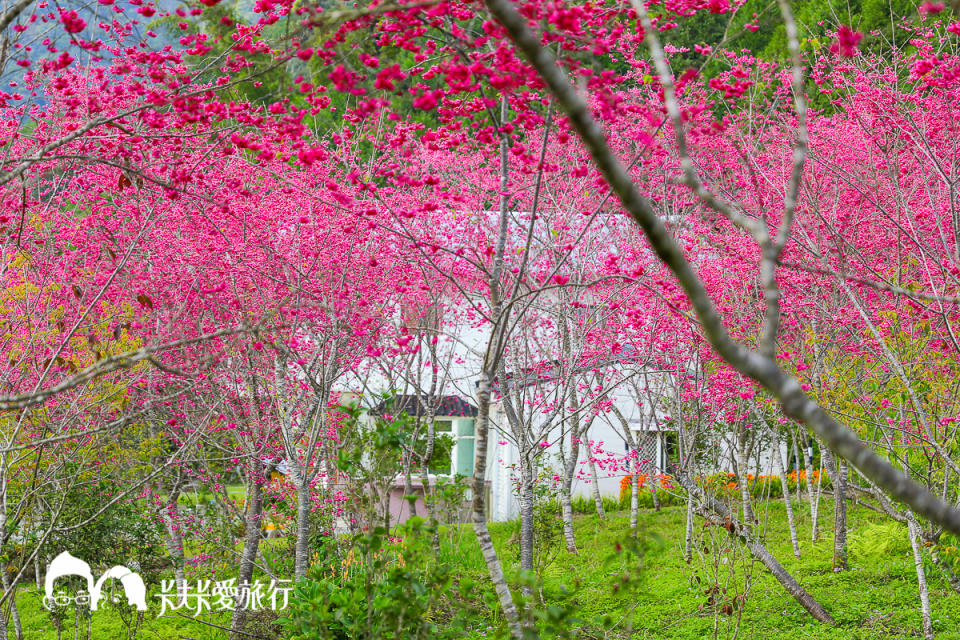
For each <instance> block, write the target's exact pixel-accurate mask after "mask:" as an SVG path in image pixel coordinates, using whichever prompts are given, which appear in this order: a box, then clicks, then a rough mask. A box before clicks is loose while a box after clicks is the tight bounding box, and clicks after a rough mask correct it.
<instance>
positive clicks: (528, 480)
mask: <svg viewBox="0 0 960 640" xmlns="http://www.w3.org/2000/svg"><path fill="white" fill-rule="evenodd" d="M522 464H523V466H522V467H521V469H520V569H521V570H522V571H529V572H532V571H533V545H534V539H533V535H534V532H533V511H534V506H535V505H534V497H533V481H534V469H533V464H534V463H532V462H530V461H529V457H528V459H527V460H524V461H523V463H522Z"/></svg>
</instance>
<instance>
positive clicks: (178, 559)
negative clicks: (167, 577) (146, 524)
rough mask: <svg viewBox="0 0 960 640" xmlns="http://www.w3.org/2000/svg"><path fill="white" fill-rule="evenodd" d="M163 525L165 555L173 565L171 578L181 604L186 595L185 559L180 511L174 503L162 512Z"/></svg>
mask: <svg viewBox="0 0 960 640" xmlns="http://www.w3.org/2000/svg"><path fill="white" fill-rule="evenodd" d="M163 524H164V527H163V528H164V543H165V545H166V547H167V553H168V554H170V561H171V562H172V563H173V577H174V581H175V582H176V584H177V594H178V595H179V597H178V599H177V601H178V602H183V599H184V597H185V596H186V593H187V591H186V589H187V576H186V569H185V567H186V557H185V554H184V550H183V530H182V528H181V526H182V524H181V522H180V509H179V507H178V506H177V503H176V502H175V501H174V502H171V504H169V505H168V506H167V507H166V508H165V509H164V510H163Z"/></svg>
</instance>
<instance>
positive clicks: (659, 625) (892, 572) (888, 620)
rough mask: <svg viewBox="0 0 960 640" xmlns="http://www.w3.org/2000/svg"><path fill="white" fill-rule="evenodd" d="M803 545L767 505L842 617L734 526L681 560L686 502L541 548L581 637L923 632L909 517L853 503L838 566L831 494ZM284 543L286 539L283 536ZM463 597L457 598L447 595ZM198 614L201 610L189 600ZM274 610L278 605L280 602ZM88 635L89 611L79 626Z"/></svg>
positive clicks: (153, 633) (460, 536)
mask: <svg viewBox="0 0 960 640" xmlns="http://www.w3.org/2000/svg"><path fill="white" fill-rule="evenodd" d="M800 512H801V513H800V519H799V525H800V529H801V553H802V559H800V560H796V559H794V558H793V555H792V551H791V548H790V543H789V538H788V535H787V531H786V524H785V519H784V512H783V507H782V505H781V504H780V503H771V504H770V505H769V507H763V506H761V507H760V509H759V512H758V514H757V515H758V518H759V519H760V525H759V527H758V532H760V533H761V534H764V535H765V537H766V539H767V541H768V544H769V547H770V549H771V551H772V552H773V553H774V555H776V556H777V558H779V559H780V560H781V562H783V564H784V565H785V566H786V568H787V569H788V570H789V571H790V572H791V573H793V575H794V576H796V577H797V578H798V580H799V581H800V583H801V584H802V585H803V586H804V587H805V588H806V589H807V590H809V591H810V592H811V593H812V594H813V595H814V597H816V598H817V599H818V600H819V601H820V602H821V603H822V604H823V605H824V606H825V607H826V608H827V609H828V610H829V611H830V613H831V614H832V615H833V617H834V618H835V619H836V620H837V622H838V623H839V624H838V626H837V627H833V628H831V627H827V626H824V625H821V624H819V623H817V622H815V621H813V620H812V619H811V618H810V617H809V616H808V615H807V614H806V613H805V612H804V611H803V609H801V608H800V606H799V605H797V604H796V603H795V602H794V601H793V600H792V599H791V598H790V597H789V596H788V595H786V593H785V592H784V591H783V589H782V588H781V587H780V586H779V585H778V584H777V583H776V582H775V581H774V580H773V579H772V578H771V577H770V576H769V575H768V574H767V573H766V571H765V570H764V568H763V567H762V566H761V565H760V564H759V563H755V562H753V561H752V559H751V558H750V556H749V555H747V554H745V552H744V550H743V549H742V548H741V547H740V546H739V545H738V544H736V543H735V542H734V541H732V540H731V538H730V537H729V535H728V534H727V533H726V531H725V530H723V529H720V528H717V527H704V526H703V523H702V520H698V521H697V529H696V538H697V543H696V552H695V553H694V555H693V558H692V560H691V562H690V563H687V562H685V561H684V560H683V557H682V545H683V540H684V515H685V511H684V509H683V508H681V507H669V508H666V509H664V510H663V511H662V512H661V513H654V512H650V511H646V512H644V513H643V514H642V532H641V536H640V538H639V543H638V544H637V545H635V546H631V544H630V543H629V542H628V535H627V534H628V520H627V518H626V516H625V514H623V513H617V514H612V515H611V516H609V517H608V518H607V520H606V521H601V520H600V519H599V518H597V517H596V516H586V517H581V518H579V519H578V520H577V537H578V544H579V547H580V552H579V554H578V555H576V556H574V555H570V554H568V553H567V552H566V551H565V550H564V548H563V541H562V537H559V535H558V531H557V529H556V528H555V527H553V525H552V523H550V522H549V521H548V522H546V523H545V524H544V528H543V531H544V532H545V535H546V536H547V540H545V542H546V544H544V545H543V552H542V553H541V554H539V555H538V563H539V567H540V569H541V575H542V580H543V582H542V591H541V593H542V595H543V597H544V599H545V602H546V603H547V604H548V605H549V604H560V605H572V606H573V607H575V613H574V616H573V618H572V619H571V621H570V622H569V623H568V626H569V628H571V629H574V630H575V635H576V636H577V637H583V638H604V637H606V638H627V637H630V638H649V639H654V638H658V639H659V638H662V639H664V640H667V639H670V640H679V639H686V638H689V639H694V638H697V639H699V638H713V637H718V638H734V637H739V638H747V639H753V638H758V639H759V638H763V639H769V640H775V639H783V640H787V639H789V640H797V639H798V638H817V639H820V638H837V639H839V638H844V639H864V640H866V639H868V638H869V639H873V638H889V639H891V640H892V639H894V638H915V637H920V636H921V634H920V614H919V598H918V595H917V587H916V573H915V570H914V567H913V560H912V556H911V554H910V547H909V543H908V540H907V537H906V531H905V528H904V527H902V526H901V525H897V524H895V523H890V522H888V521H886V520H884V518H882V517H881V516H879V515H878V514H876V513H874V512H872V511H869V510H867V509H864V508H857V507H854V508H852V509H851V513H850V528H851V533H850V547H849V548H850V564H851V569H850V570H849V571H846V572H840V573H835V572H834V571H833V570H832V567H831V557H832V531H831V529H830V527H831V524H832V518H831V514H832V505H831V504H830V502H829V501H826V502H824V504H822V511H821V522H822V524H823V530H822V534H821V539H820V541H818V542H817V543H816V544H814V543H812V542H811V541H810V527H809V514H808V513H806V508H805V507H804V508H801V509H800ZM492 532H493V535H494V539H495V542H496V544H497V548H498V549H499V550H501V553H502V555H503V557H504V559H505V561H506V563H507V565H508V569H509V570H510V571H511V572H513V571H514V569H513V567H515V566H516V560H517V558H516V551H515V548H516V545H515V541H516V537H517V535H518V525H517V523H500V524H497V525H494V526H493V527H492ZM271 546H272V547H274V549H275V550H277V551H280V550H281V549H282V545H280V546H277V545H276V544H273V545H271ZM439 561H440V562H441V563H445V564H447V565H448V566H451V567H453V568H454V569H455V571H454V573H455V574H456V575H457V576H458V577H459V578H460V579H463V578H468V577H472V578H474V579H476V580H477V582H478V583H482V581H483V580H484V576H485V571H484V567H483V562H482V559H481V556H480V553H479V549H478V548H477V546H476V544H475V541H474V539H473V535H472V532H471V531H470V529H469V527H460V528H454V529H449V530H447V531H446V532H445V533H444V535H443V536H442V551H441V557H440V558H439ZM928 580H929V583H930V589H931V601H932V602H931V604H932V609H933V617H934V620H935V623H934V629H935V631H936V633H937V637H938V638H941V639H943V640H951V639H960V596H958V595H956V594H954V593H952V592H951V591H949V588H948V585H947V584H946V583H945V581H943V580H942V579H941V577H940V576H939V575H938V574H937V572H936V570H935V569H933V568H932V567H930V566H928ZM448 602H449V605H450V606H451V607H454V606H456V603H455V598H453V597H451V598H450V600H449V601H448ZM18 605H19V607H20V610H21V615H22V616H23V619H24V630H25V632H26V637H27V638H29V640H46V639H54V638H57V633H56V630H55V628H54V625H53V623H52V621H51V618H50V615H49V613H47V612H46V611H45V610H43V609H42V608H41V607H40V604H39V598H38V597H37V595H36V593H35V592H34V591H33V590H32V589H31V590H24V591H23V592H21V594H20V596H19V598H18ZM158 611H159V609H158V608H156V606H155V605H154V606H153V607H152V608H151V610H150V611H148V612H147V613H146V614H145V615H144V619H143V623H142V626H141V628H140V630H139V632H138V635H137V636H136V637H138V638H162V639H163V640H167V639H170V640H176V639H179V638H188V639H189V638H192V639H196V640H220V639H225V638H226V637H227V634H226V633H225V632H223V631H220V630H218V629H216V628H214V627H210V626H206V625H203V624H200V623H198V622H195V621H192V620H189V619H187V618H184V617H182V616H178V615H176V614H171V613H169V612H168V613H167V614H165V615H164V616H163V617H157V613H158ZM187 615H189V612H188V614H187ZM200 617H201V618H202V619H204V620H207V621H209V622H212V623H214V624H224V623H225V622H226V618H225V616H224V615H223V614H219V615H211V614H204V615H202V616H200ZM267 617H270V616H269V615H268V616H267ZM474 623H475V624H471V625H470V626H471V627H472V628H473V629H474V630H475V631H474V635H475V636H476V637H485V636H486V635H489V634H490V633H492V632H488V631H487V630H488V629H495V628H496V627H497V624H498V620H497V617H496V616H490V617H489V618H488V617H484V616H481V617H477V618H476V620H474ZM73 626H74V620H73V615H72V614H71V615H70V616H69V617H68V619H67V620H65V621H64V634H63V637H64V638H73ZM255 632H256V633H257V634H259V635H261V637H265V638H272V637H282V635H274V634H275V632H276V628H275V627H271V626H270V625H268V624H261V625H259V627H258V628H257V629H256V630H255ZM127 634H128V628H127V624H126V623H124V621H123V620H122V619H121V617H120V615H119V614H118V612H117V611H116V610H112V611H111V610H107V611H101V612H96V613H94V614H93V617H92V634H91V637H93V638H95V639H96V640H109V639H112V638H127V637H129V636H128V635H127ZM84 635H85V623H83V625H82V631H81V634H80V637H81V638H82V637H84Z"/></svg>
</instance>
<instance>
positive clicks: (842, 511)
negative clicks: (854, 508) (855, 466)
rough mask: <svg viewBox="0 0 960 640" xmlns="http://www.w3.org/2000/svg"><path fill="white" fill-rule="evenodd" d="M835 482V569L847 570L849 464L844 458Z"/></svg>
mask: <svg viewBox="0 0 960 640" xmlns="http://www.w3.org/2000/svg"><path fill="white" fill-rule="evenodd" d="M835 466H836V467H837V475H836V480H834V482H833V567H834V569H839V570H846V569H849V568H850V566H849V565H848V564H847V463H846V461H844V460H843V459H842V458H841V459H840V461H839V464H835Z"/></svg>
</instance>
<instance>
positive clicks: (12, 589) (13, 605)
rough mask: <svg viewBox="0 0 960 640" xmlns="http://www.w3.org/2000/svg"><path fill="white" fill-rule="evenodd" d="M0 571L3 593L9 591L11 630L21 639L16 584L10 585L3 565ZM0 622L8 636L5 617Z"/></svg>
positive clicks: (21, 631)
mask: <svg viewBox="0 0 960 640" xmlns="http://www.w3.org/2000/svg"><path fill="white" fill-rule="evenodd" d="M0 573H2V575H3V591H4V592H5V593H10V605H9V606H10V619H11V620H12V621H13V632H14V634H15V636H16V639H17V640H23V626H22V624H21V622H20V610H19V609H17V598H16V595H17V589H16V585H12V584H11V583H10V574H9V573H7V568H6V567H5V566H4V567H0ZM77 610H78V611H79V610H80V607H79V606H78V607H77ZM2 622H3V630H4V636H5V637H7V638H9V637H10V635H9V630H8V629H7V620H6V618H5V617H4V619H3V620H2Z"/></svg>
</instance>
